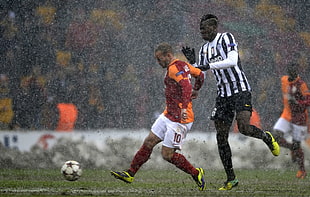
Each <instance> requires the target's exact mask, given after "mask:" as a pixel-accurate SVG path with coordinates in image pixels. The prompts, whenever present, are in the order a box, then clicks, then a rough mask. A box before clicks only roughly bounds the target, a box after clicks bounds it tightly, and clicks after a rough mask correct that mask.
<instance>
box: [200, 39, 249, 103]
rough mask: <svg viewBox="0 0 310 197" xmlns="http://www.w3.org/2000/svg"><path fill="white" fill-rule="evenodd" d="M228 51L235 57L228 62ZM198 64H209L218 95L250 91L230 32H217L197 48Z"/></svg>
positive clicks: (226, 95)
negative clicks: (234, 61)
mask: <svg viewBox="0 0 310 197" xmlns="http://www.w3.org/2000/svg"><path fill="white" fill-rule="evenodd" d="M228 53H231V54H230V55H234V56H235V57H236V60H237V61H236V63H234V64H232V63H229V61H226V60H229V59H228ZM198 63H199V65H206V64H210V69H211V71H212V72H213V74H214V76H215V79H216V81H217V93H218V96H220V97H229V96H231V95H233V94H236V93H239V92H242V91H251V87H250V84H249V83H248V80H247V78H246V76H245V73H244V71H243V69H242V67H241V62H240V58H239V56H238V49H237V44H236V41H235V39H234V37H233V35H232V34H231V33H217V35H216V37H215V39H214V40H213V41H212V42H206V43H205V44H204V45H203V46H202V47H201V48H200V50H199V62H198Z"/></svg>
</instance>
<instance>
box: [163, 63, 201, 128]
mask: <svg viewBox="0 0 310 197" xmlns="http://www.w3.org/2000/svg"><path fill="white" fill-rule="evenodd" d="M191 76H193V77H195V78H196V81H195V85H194V89H195V90H199V89H200V88H201V86H202V84H203V82H204V74H203V72H201V70H200V69H197V68H195V67H193V66H192V65H190V64H188V63H186V62H183V61H180V60H178V59H176V60H174V61H173V62H171V63H170V64H169V66H168V67H167V73H166V76H165V79H164V83H165V96H166V109H165V111H164V115H165V116H166V117H167V118H168V119H169V120H171V121H173V122H181V123H190V122H193V121H194V112H193V109H192V100H191V95H192V84H191V81H190V79H191ZM181 109H187V110H186V111H187V115H188V118H187V119H186V122H183V121H181Z"/></svg>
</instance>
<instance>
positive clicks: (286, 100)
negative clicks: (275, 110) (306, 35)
mask: <svg viewBox="0 0 310 197" xmlns="http://www.w3.org/2000/svg"><path fill="white" fill-rule="evenodd" d="M297 67H298V65H296V64H292V65H289V66H288V68H287V73H288V75H285V76H282V78H281V89H282V95H283V107H284V108H283V111H282V114H281V116H280V118H279V119H278V121H277V122H276V124H275V125H274V128H273V130H274V131H275V133H276V136H275V137H276V139H277V140H278V142H279V145H280V146H282V147H284V148H288V149H289V150H290V151H291V156H292V160H293V162H296V163H297V164H298V166H299V170H298V171H297V174H296V177H297V178H301V179H303V178H305V177H306V175H307V173H306V170H305V164H304V152H303V150H302V147H301V141H303V140H305V139H306V136H307V130H308V128H307V122H308V111H307V106H308V105H307V104H308V102H309V101H308V99H307V98H308V97H309V89H308V87H307V84H306V83H305V82H304V81H303V80H302V79H301V78H300V77H299V75H298V72H297ZM286 135H291V136H292V143H290V142H288V141H287V140H286V139H285V136H286Z"/></svg>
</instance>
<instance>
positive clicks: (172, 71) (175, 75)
mask: <svg viewBox="0 0 310 197" xmlns="http://www.w3.org/2000/svg"><path fill="white" fill-rule="evenodd" d="M169 77H170V78H171V79H173V80H175V81H176V82H177V83H178V84H179V85H180V87H181V91H182V92H181V108H182V109H186V108H187V107H188V104H189V103H190V102H191V94H192V85H191V83H190V80H189V76H188V73H187V72H186V71H185V70H184V69H178V68H177V67H176V66H175V65H172V66H170V67H169Z"/></svg>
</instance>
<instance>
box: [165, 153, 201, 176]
mask: <svg viewBox="0 0 310 197" xmlns="http://www.w3.org/2000/svg"><path fill="white" fill-rule="evenodd" d="M169 162H170V163H172V164H174V165H175V166H176V167H178V168H179V169H181V170H183V171H184V172H186V173H188V174H190V175H192V176H195V177H196V176H198V174H199V171H198V170H197V169H196V168H195V167H194V166H193V165H192V164H191V163H189V161H188V160H187V159H186V158H185V157H184V156H183V155H182V154H179V153H174V154H173V156H172V158H171V160H170V161H169Z"/></svg>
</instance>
